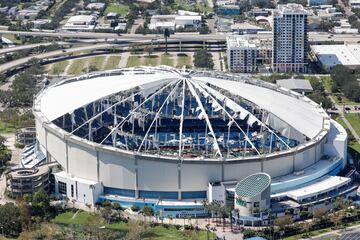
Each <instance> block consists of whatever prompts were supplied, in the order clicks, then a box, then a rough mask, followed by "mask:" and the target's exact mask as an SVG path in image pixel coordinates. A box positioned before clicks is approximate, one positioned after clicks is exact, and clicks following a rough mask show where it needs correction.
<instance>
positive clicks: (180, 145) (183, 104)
mask: <svg viewBox="0 0 360 240" xmlns="http://www.w3.org/2000/svg"><path fill="white" fill-rule="evenodd" d="M182 85H183V87H182V101H181V116H180V127H179V140H180V141H179V154H178V156H179V157H181V155H182V141H183V140H182V139H183V136H182V135H183V123H184V108H185V79H184V80H183V81H182Z"/></svg>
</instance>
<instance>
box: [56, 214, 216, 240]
mask: <svg viewBox="0 0 360 240" xmlns="http://www.w3.org/2000/svg"><path fill="white" fill-rule="evenodd" d="M74 215H75V213H74V212H72V211H69V212H65V213H62V214H59V215H58V216H56V217H55V219H54V220H53V222H54V223H56V224H65V225H68V224H79V225H85V224H88V223H89V222H94V219H95V220H97V218H96V217H94V216H93V215H91V214H90V213H88V212H84V211H81V210H80V211H79V212H78V213H77V214H76V215H75V217H74ZM100 225H101V223H100V222H99V227H101V226H100ZM105 227H106V228H109V229H113V230H118V231H125V232H126V231H128V225H127V223H125V222H117V223H112V224H105ZM194 235H196V236H194ZM211 237H214V236H211ZM142 239H153V240H168V239H172V240H187V239H202V240H205V239H207V236H206V231H199V232H194V231H193V232H192V234H191V235H190V234H187V233H186V231H179V230H177V229H176V228H175V227H174V226H169V227H163V226H156V227H148V228H147V230H146V233H145V234H144V236H143V237H142Z"/></svg>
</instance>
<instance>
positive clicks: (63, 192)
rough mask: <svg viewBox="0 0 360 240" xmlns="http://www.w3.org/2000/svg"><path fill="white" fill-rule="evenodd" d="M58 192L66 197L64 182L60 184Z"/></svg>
mask: <svg viewBox="0 0 360 240" xmlns="http://www.w3.org/2000/svg"><path fill="white" fill-rule="evenodd" d="M58 190H59V193H60V194H64V195H66V193H67V192H66V183H64V182H60V181H59V182H58Z"/></svg>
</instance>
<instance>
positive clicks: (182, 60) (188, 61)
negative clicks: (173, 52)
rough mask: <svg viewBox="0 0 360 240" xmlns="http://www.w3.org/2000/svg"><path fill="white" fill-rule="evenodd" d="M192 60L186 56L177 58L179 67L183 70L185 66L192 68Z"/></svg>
mask: <svg viewBox="0 0 360 240" xmlns="http://www.w3.org/2000/svg"><path fill="white" fill-rule="evenodd" d="M191 65H192V64H191V58H190V57H189V56H188V55H186V54H178V56H177V67H178V68H182V67H183V66H191Z"/></svg>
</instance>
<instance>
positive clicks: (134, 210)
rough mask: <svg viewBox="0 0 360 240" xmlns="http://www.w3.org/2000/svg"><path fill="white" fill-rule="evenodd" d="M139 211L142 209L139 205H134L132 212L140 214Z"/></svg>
mask: <svg viewBox="0 0 360 240" xmlns="http://www.w3.org/2000/svg"><path fill="white" fill-rule="evenodd" d="M139 210H140V208H139V207H138V206H137V205H132V206H131V211H133V212H138V211H139Z"/></svg>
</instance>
